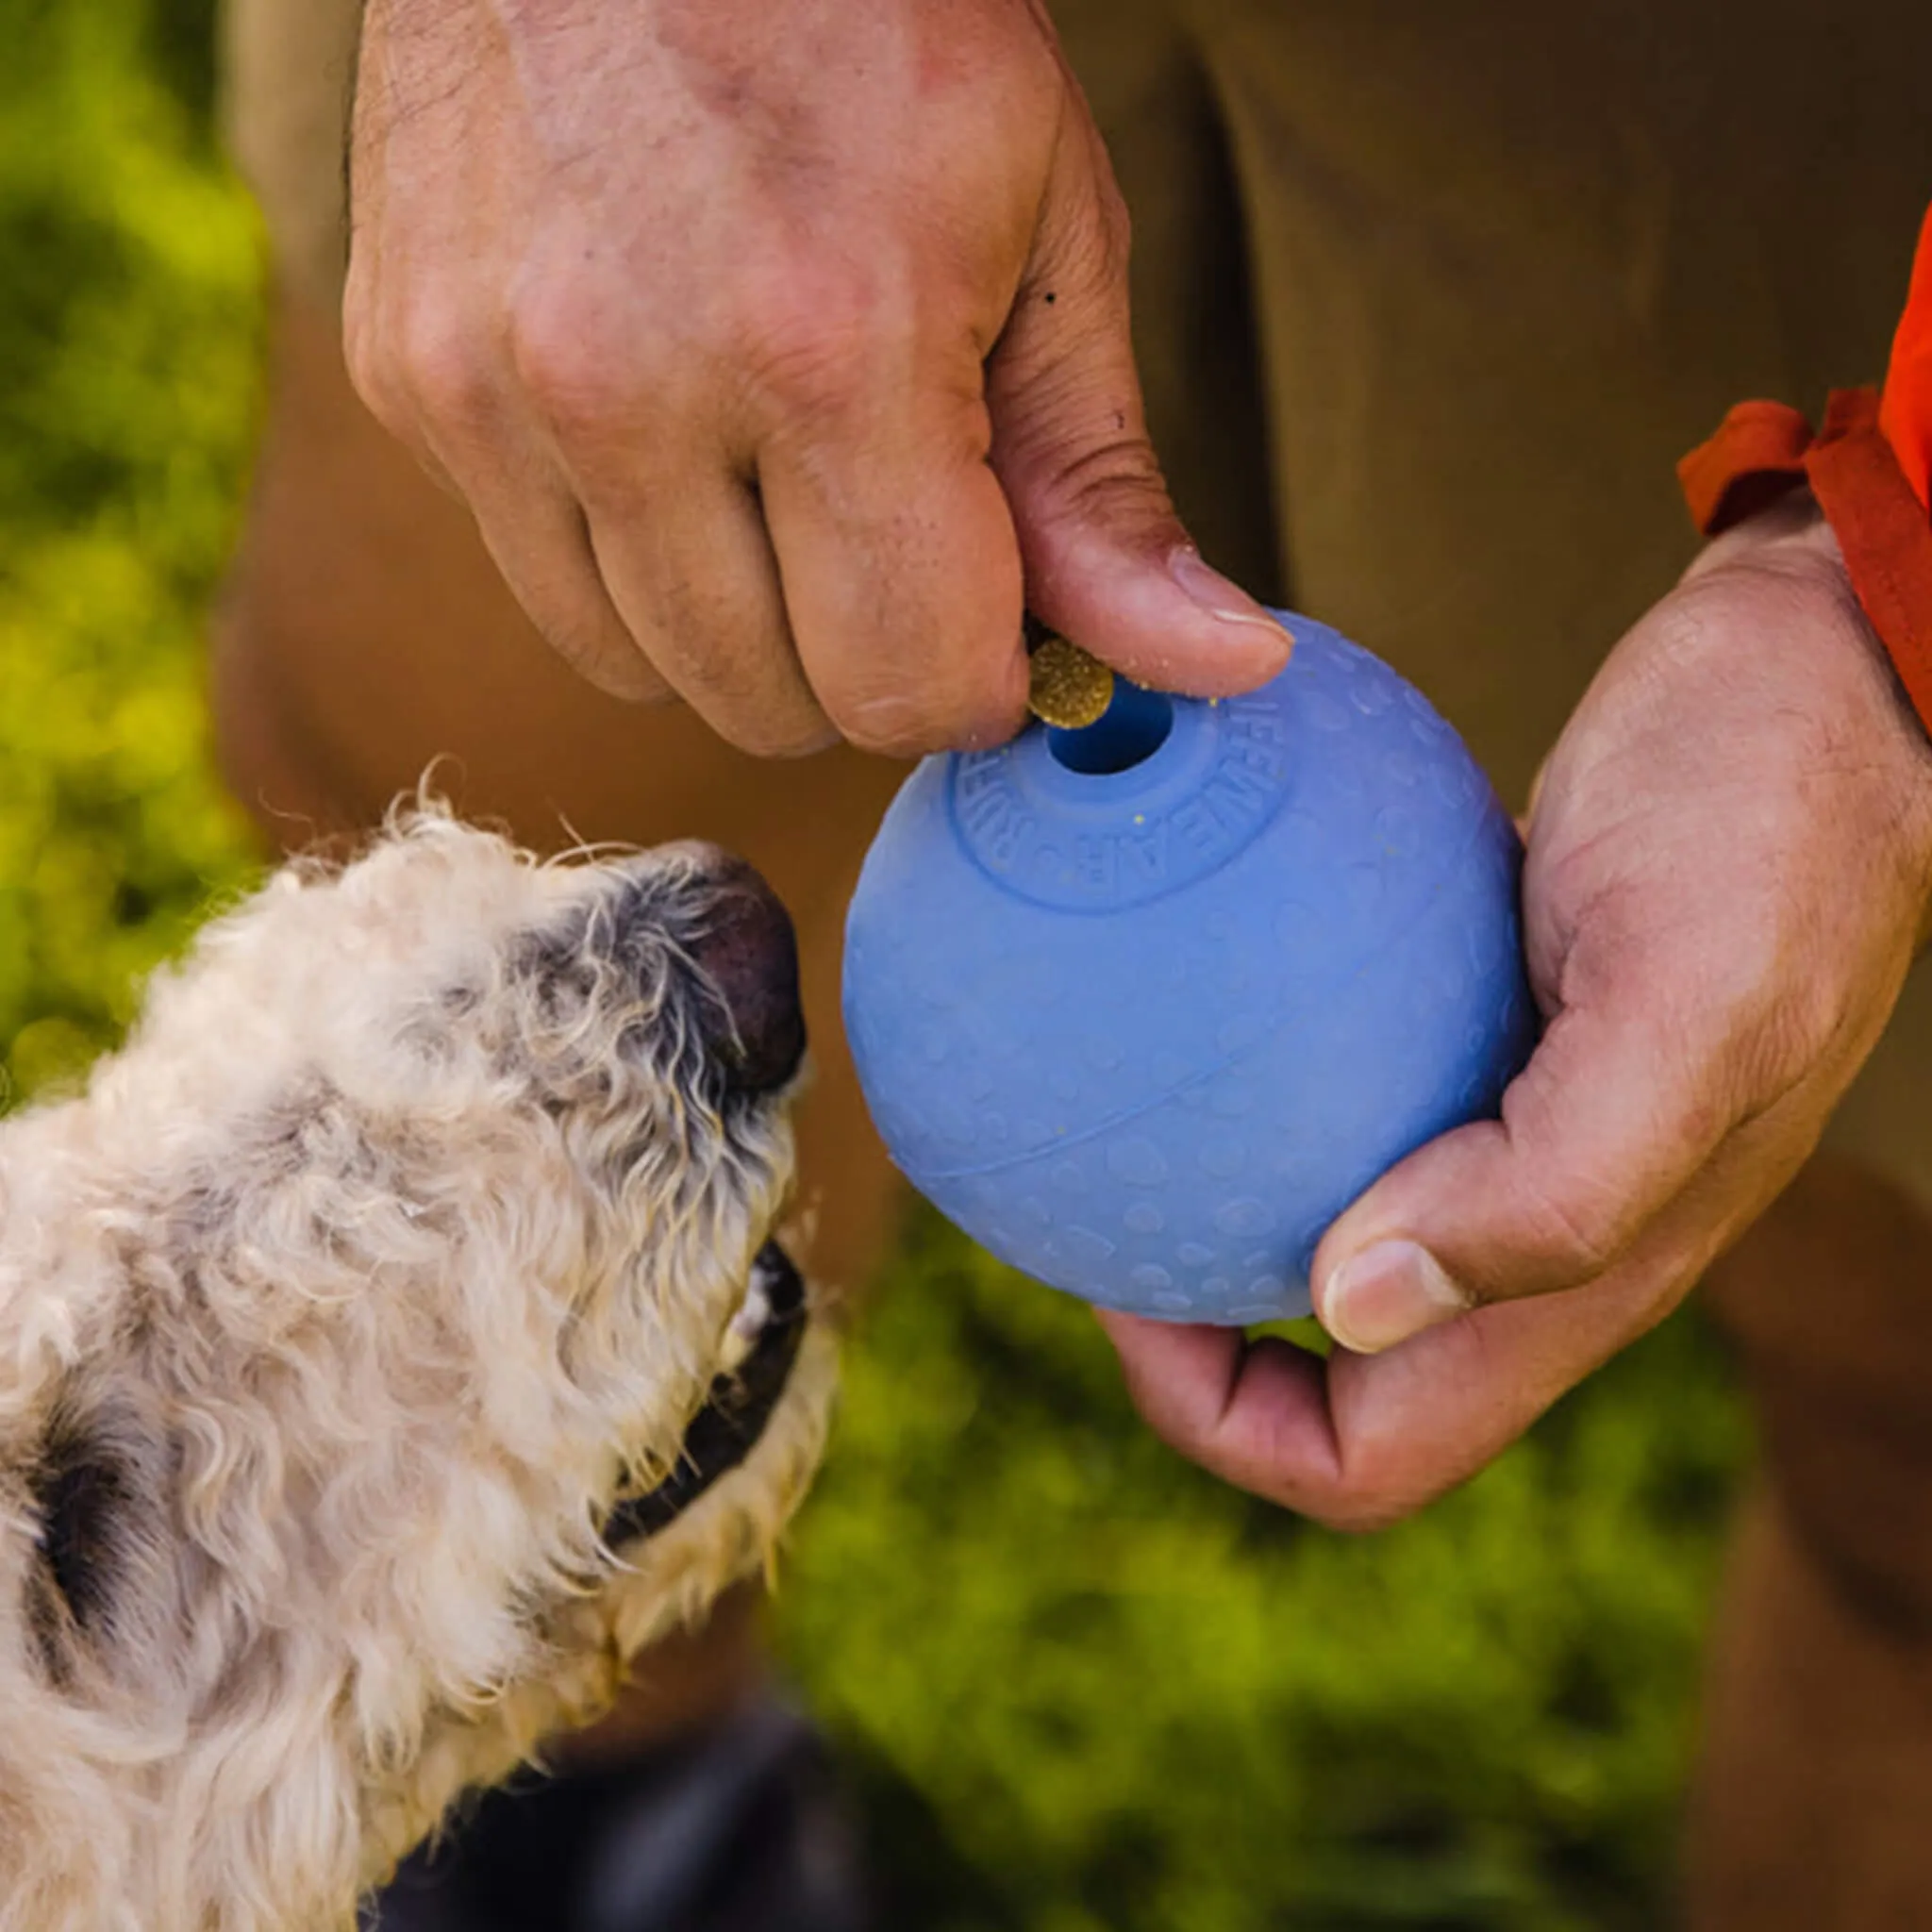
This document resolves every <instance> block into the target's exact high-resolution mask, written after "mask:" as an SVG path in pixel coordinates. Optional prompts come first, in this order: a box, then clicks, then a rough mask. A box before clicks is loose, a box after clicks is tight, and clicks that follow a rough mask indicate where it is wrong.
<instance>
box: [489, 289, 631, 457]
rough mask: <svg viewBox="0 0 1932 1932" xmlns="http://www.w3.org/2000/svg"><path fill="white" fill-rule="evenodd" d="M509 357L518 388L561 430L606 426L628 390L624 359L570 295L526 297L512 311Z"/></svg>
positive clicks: (628, 366) (629, 371) (620, 405)
mask: <svg viewBox="0 0 1932 1932" xmlns="http://www.w3.org/2000/svg"><path fill="white" fill-rule="evenodd" d="M509 358H510V368H511V370H512V372H513V373H514V375H515V379H516V382H517V384H518V386H519V388H520V389H521V390H522V391H523V392H524V393H525V395H527V396H528V397H529V398H530V399H531V401H532V402H534V403H535V405H536V406H537V408H538V409H539V410H540V411H541V413H542V415H543V416H544V418H545V419H546V420H547V421H548V422H549V423H550V424H551V425H553V426H555V427H557V428H559V429H562V430H565V431H572V430H577V429H587V428H595V427H598V426H600V425H607V424H608V422H609V421H610V419H611V417H612V416H613V414H615V413H616V412H617V411H618V410H619V409H620V408H622V406H623V404H624V402H625V398H626V396H627V395H628V394H629V392H630V391H631V389H632V381H631V370H630V364H629V358H628V357H627V356H626V355H625V353H624V352H623V351H622V350H621V349H620V348H619V347H618V346H617V345H616V344H615V342H613V341H611V340H610V332H609V331H608V329H607V328H605V327H604V326H602V325H599V323H598V322H597V321H596V319H595V318H594V316H592V315H591V314H589V313H587V312H586V309H585V308H584V307H583V305H581V304H580V303H578V302H577V301H575V300H574V299H572V298H571V297H569V296H556V297H550V296H540V297H536V298H528V299H525V300H524V301H521V302H519V303H518V304H517V305H516V306H515V307H514V308H512V310H511V312H510V318H509Z"/></svg>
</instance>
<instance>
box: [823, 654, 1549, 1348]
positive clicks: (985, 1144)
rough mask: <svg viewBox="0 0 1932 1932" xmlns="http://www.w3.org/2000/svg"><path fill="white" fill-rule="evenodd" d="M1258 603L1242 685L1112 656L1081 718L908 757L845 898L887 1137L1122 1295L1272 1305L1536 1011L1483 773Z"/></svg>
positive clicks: (931, 1180) (941, 1189) (981, 1231)
mask: <svg viewBox="0 0 1932 1932" xmlns="http://www.w3.org/2000/svg"><path fill="white" fill-rule="evenodd" d="M1282 622H1283V623H1284V624H1285V625H1287V627H1288V629H1289V630H1290V632H1291V634H1292V636H1293V638H1294V642H1295V649H1294V655H1293V658H1291V660H1290V662H1289V665H1288V668H1287V669H1286V670H1285V671H1283V672H1282V673H1281V675H1279V676H1278V677H1276V678H1275V679H1274V681H1273V682H1272V683H1270V684H1268V685H1266V686H1264V687H1263V688H1262V689H1261V690H1259V691H1255V692H1253V693H1252V694H1250V695H1248V696H1246V697H1240V698H1230V699H1223V700H1221V701H1220V702H1218V703H1207V702H1203V701H1200V700H1195V699H1187V698H1169V697H1165V696H1162V695H1160V694H1159V693H1157V692H1154V691H1142V690H1141V689H1139V688H1138V687H1135V686H1132V685H1129V684H1127V683H1125V682H1124V680H1123V681H1120V682H1118V683H1117V684H1116V685H1115V687H1114V689H1113V692H1112V697H1111V701H1110V702H1109V703H1107V705H1106V708H1105V710H1104V712H1103V713H1102V715H1101V716H1100V717H1099V719H1098V722H1096V723H1093V724H1075V725H1069V726H1059V727H1056V726H1053V725H1048V724H1041V723H1035V724H1029V726H1028V727H1027V729H1026V730H1025V731H1024V733H1022V735H1021V736H1020V737H1019V738H1018V739H1016V740H1015V741H1013V742H1012V743H1010V744H1008V745H1006V746H1004V747H1002V748H1001V749H1000V750H998V751H991V752H975V753H973V754H970V755H966V756H952V757H945V758H928V759H926V760H925V762H924V764H922V765H921V766H920V767H919V769H918V770H917V771H916V772H915V773H914V774H912V776H911V778H910V779H909V780H908V782H907V784H906V787H905V789H904V790H903V791H901V792H900V793H899V796H898V797H897V798H896V799H895V800H894V801H893V804H892V807H891V810H890V811H889V812H888V813H887V815H886V820H885V824H884V825H883V826H882V827H881V828H880V831H879V835H878V839H877V841H875V843H874V846H873V849H872V852H871V854H870V856H869V857H868V858H867V859H866V863H865V870H864V873H863V874H862V876H861V877H860V879H859V884H858V894H857V896H856V897H855V898H854V900H853V904H852V910H851V915H850V918H849V921H848V924H847V927H846V951H845V1022H846V1026H847V1030H848V1032H849V1034H850V1037H851V1041H852V1050H853V1054H854V1057H855V1058H856V1060H857V1062H858V1075H859V1080H860V1082H861V1084H862V1086H863V1088H864V1090H865V1094H866V1099H867V1101H868V1103H869V1105H870V1107H871V1108H872V1113H873V1118H874V1120H875V1121H876V1123H877V1124H878V1127H879V1131H880V1132H881V1134H883V1136H884V1137H885V1141H886V1145H887V1147H888V1148H889V1149H890V1150H891V1156H892V1158H893V1159H894V1160H895V1161H896V1162H897V1163H898V1165H899V1167H900V1168H901V1169H902V1170H903V1171H904V1172H905V1174H906V1175H907V1177H908V1179H909V1180H910V1181H911V1182H912V1184H913V1185H914V1186H915V1187H916V1188H918V1189H919V1191H921V1192H922V1193H923V1194H924V1195H925V1196H926V1197H927V1198H928V1199H929V1200H931V1201H932V1202H933V1203H934V1205H935V1206H937V1207H938V1208H940V1209H941V1212H942V1213H944V1214H945V1215H946V1216H947V1217H948V1218H949V1219H951V1220H952V1221H954V1222H956V1223H957V1224H958V1225H959V1226H960V1227H962V1228H963V1229H965V1231H966V1232H967V1233H968V1234H970V1235H972V1236H973V1237H974V1239H976V1240H977V1241H981V1242H982V1243H984V1244H985V1246H987V1247H988V1248H991V1250H992V1252H993V1253H994V1254H996V1255H998V1256H1000V1257H1002V1258H1003V1259H1005V1260H1008V1261H1009V1262H1011V1263H1012V1264H1013V1265H1014V1266H1015V1267H1017V1268H1020V1269H1022V1270H1024V1272H1025V1273H1027V1274H1032V1275H1036V1276H1038V1277H1039V1278H1040V1279H1041V1280H1042V1281H1046V1282H1050V1283H1051V1284H1052V1285H1053V1286H1054V1287H1056V1288H1062V1289H1066V1290H1069V1291H1072V1292H1073V1293H1074V1294H1078V1295H1082V1296H1084V1297H1086V1298H1087V1299H1088V1300H1089V1301H1092V1302H1098V1303H1100V1304H1101V1305H1103V1306H1104V1307H1112V1308H1123V1309H1126V1310H1128V1311H1130V1312H1132V1313H1134V1314H1141V1315H1153V1316H1158V1317H1162V1318H1165V1319H1167V1320H1170V1321H1185V1322H1218V1323H1229V1324H1232V1323H1251V1322H1265V1321H1273V1320H1275V1319H1278V1318H1280V1317H1283V1316H1291V1315H1300V1314H1305V1313H1307V1307H1308V1289H1307V1282H1308V1266H1309V1262H1310V1260H1311V1259H1312V1257H1313V1255H1314V1251H1315V1244H1316V1242H1317V1241H1319V1240H1320V1238H1321V1236H1322V1233H1323V1231H1324V1229H1325V1228H1326V1227H1327V1225H1328V1224H1329V1223H1330V1222H1331V1221H1333V1220H1334V1219H1335V1217H1336V1216H1337V1215H1338V1214H1339V1213H1341V1210H1342V1208H1345V1207H1347V1205H1348V1204H1349V1202H1350V1201H1352V1200H1353V1199H1354V1198H1355V1197H1356V1196H1357V1194H1359V1193H1360V1192H1361V1191H1362V1190H1363V1189H1364V1188H1366V1187H1367V1186H1368V1185H1369V1183H1370V1182H1371V1181H1373V1180H1374V1179H1375V1178H1376V1176H1377V1175H1378V1174H1382V1173H1383V1172H1384V1171H1385V1170H1387V1169H1388V1168H1389V1167H1391V1166H1392V1165H1393V1164H1394V1163H1395V1162H1396V1161H1397V1160H1399V1159H1400V1158H1402V1157H1403V1156H1404V1155H1406V1154H1407V1153H1409V1152H1410V1151H1411V1150H1412V1149H1414V1148H1415V1147H1418V1146H1420V1145H1421V1144H1422V1143H1423V1142H1424V1141H1427V1140H1430V1139H1432V1138H1433V1137H1434V1136H1435V1135H1437V1134H1440V1133H1441V1132H1443V1131H1444V1130H1445V1129H1447V1128H1449V1127H1452V1126H1456V1125H1457V1124H1460V1123H1462V1122H1465V1121H1469V1120H1473V1119H1475V1118H1478V1117H1480V1116H1483V1115H1493V1114H1494V1112H1495V1110H1496V1108H1497V1104H1498V1102H1499V1100H1500V1098H1501V1096H1502V1092H1503V1089H1504V1088H1505V1087H1506V1086H1507V1084H1508V1082H1509V1080H1510V1078H1511V1077H1512V1076H1513V1075H1514V1074H1516V1072H1517V1071H1518V1069H1519V1068H1520V1067H1521V1066H1522V1064H1523V1062H1524V1059H1525V1058H1527V1056H1528V1053H1529V1049H1530V1046H1531V1044H1532V1041H1533V1040H1534V1036H1535V1027H1536V1021H1535V1008H1534V1006H1533V1003H1532V1001H1531V999H1530V995H1529V990H1528V987H1527V985H1526V984H1525V982H1524V970H1523V959H1522V945H1521V939H1520V934H1519V928H1518V921H1517V885H1518V875H1519V870H1520V864H1521V857H1522V853H1521V847H1520V844H1519V842H1518V840H1517V836H1516V830H1515V827H1514V826H1513V825H1512V824H1510V822H1509V819H1508V817H1507V814H1506V813H1505V812H1504V810H1503V808H1502V807H1501V806H1500V805H1499V804H1498V803H1497V800H1496V796H1495V793H1494V792H1493V791H1491V788H1490V785H1489V782H1488V780H1487V779H1486V778H1485V777H1484V776H1483V774H1482V773H1481V772H1480V771H1479V770H1478V769H1477V767H1476V765H1475V763H1474V760H1473V759H1472V758H1470V755H1469V753H1468V751H1467V750H1466V749H1465V748H1464V746H1463V744H1462V741H1460V739H1458V738H1457V735H1456V734H1455V732H1454V731H1452V730H1451V729H1450V728H1449V726H1448V725H1447V724H1444V723H1443V722H1442V720H1441V718H1439V717H1438V716H1437V715H1436V713H1435V712H1434V711H1433V710H1432V709H1431V708H1429V706H1428V704H1427V703H1426V702H1425V701H1424V698H1423V697H1422V695H1421V694H1420V693H1419V692H1418V691H1415V690H1413V689H1412V688H1411V687H1410V686H1409V685H1407V683H1405V682H1404V681H1403V680H1402V679H1401V678H1400V677H1398V676H1397V675H1395V673H1394V672H1392V671H1391V670H1390V669H1389V668H1388V666H1387V665H1385V664H1383V663H1381V662H1380V661H1379V660H1377V659H1376V658H1372V657H1371V656H1370V655H1369V654H1368V653H1367V652H1365V651H1362V650H1359V649H1357V647H1356V646H1355V645H1353V644H1351V643H1348V642H1347V641H1345V640H1343V639H1342V638H1341V637H1338V636H1337V635H1336V634H1335V632H1333V631H1331V630H1329V629H1327V628H1326V627H1325V626H1324V625H1318V624H1314V623H1311V622H1310V621H1309V620H1307V618H1303V617H1295V616H1284V617H1283V618H1282ZM1038 688H1039V683H1038V680H1037V681H1036V689H1038ZM1101 695H1102V701H1103V702H1105V696H1106V694H1105V689H1104V687H1103V691H1102V694H1101ZM1076 702H1078V701H1077V700H1076ZM1091 714H1092V708H1091V706H1090V707H1088V708H1085V709H1082V710H1078V711H1076V712H1075V713H1074V715H1075V716H1076V717H1079V716H1091ZM1049 715H1053V713H1052V712H1051V711H1050V710H1049Z"/></svg>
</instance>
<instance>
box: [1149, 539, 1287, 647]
mask: <svg viewBox="0 0 1932 1932" xmlns="http://www.w3.org/2000/svg"><path fill="white" fill-rule="evenodd" d="M1167 570H1168V575H1170V576H1172V577H1173V578H1174V582H1175V583H1177V584H1178V585H1179V586H1180V587H1181V589H1182V590H1183V591H1186V592H1187V593H1188V595H1189V596H1190V597H1191V598H1192V599H1193V601H1194V602H1195V603H1196V604H1198V605H1199V606H1200V607H1201V608H1202V609H1203V610H1205V611H1206V612H1207V613H1208V616H1210V617H1218V618H1219V619H1220V620H1221V621H1222V623H1223V624H1262V625H1267V626H1268V628H1269V629H1270V630H1272V631H1275V632H1280V630H1281V625H1280V624H1279V623H1278V622H1277V621H1276V620H1275V619H1274V618H1272V617H1270V616H1269V615H1268V613H1267V612H1266V611H1265V610H1264V609H1262V608H1261V607H1260V606H1259V605H1258V604H1257V603H1256V602H1255V600H1254V599H1253V598H1252V597H1251V596H1249V595H1248V593H1247V592H1246V591H1244V590H1242V589H1241V586H1240V585H1239V584H1235V583H1230V582H1229V581H1228V579H1227V578H1226V577H1224V576H1223V575H1221V573H1220V572H1219V571H1218V570H1213V569H1211V568H1209V566H1208V565H1207V564H1205V563H1203V562H1202V561H1201V553H1200V552H1199V551H1198V550H1196V549H1195V548H1194V547H1193V546H1192V545H1191V544H1188V543H1182V544H1177V545H1176V546H1175V547H1174V549H1173V550H1171V551H1170V552H1169V553H1168V558H1167Z"/></svg>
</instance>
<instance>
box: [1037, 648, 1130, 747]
mask: <svg viewBox="0 0 1932 1932" xmlns="http://www.w3.org/2000/svg"><path fill="white" fill-rule="evenodd" d="M1112 702H1113V673H1112V672H1111V671H1109V670H1108V668H1107V666H1106V665H1105V664H1103V663H1102V662H1101V661H1100V659H1099V658H1095V657H1094V656H1092V654H1091V652H1087V651H1083V650H1082V649H1081V648H1080V646H1079V645H1078V644H1075V643H1070V642H1069V641H1067V640H1066V639H1065V638H1048V639H1047V640H1046V641H1045V642H1044V643H1042V644H1041V647H1040V648H1039V649H1038V650H1037V651H1035V652H1034V654H1033V683H1032V687H1031V689H1030V690H1029V691H1027V693H1026V708H1027V709H1028V710H1030V711H1031V712H1032V713H1033V715H1034V716H1035V717H1036V718H1038V719H1039V720H1040V722H1041V724H1057V725H1058V726H1060V727H1061V729H1063V730H1067V731H1078V730H1080V729H1082V728H1083V727H1084V726H1086V725H1089V724H1095V723H1097V722H1098V721H1099V719H1100V717H1101V714H1102V713H1103V712H1104V711H1105V710H1106V709H1107V708H1108V705H1109V704H1111V703H1112Z"/></svg>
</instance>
